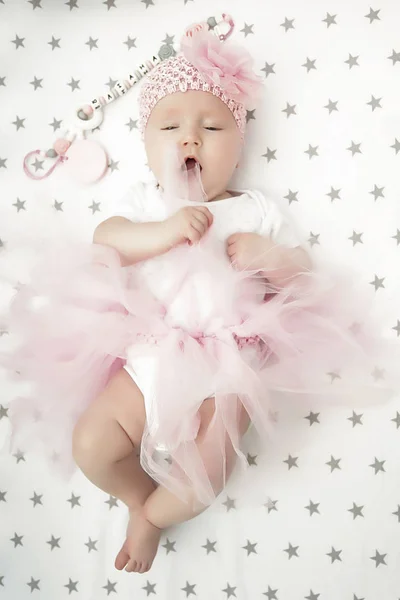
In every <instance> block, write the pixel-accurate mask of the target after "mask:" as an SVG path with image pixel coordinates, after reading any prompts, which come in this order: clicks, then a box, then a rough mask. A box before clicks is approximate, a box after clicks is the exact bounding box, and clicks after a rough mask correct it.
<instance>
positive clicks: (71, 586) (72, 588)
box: [64, 578, 78, 593]
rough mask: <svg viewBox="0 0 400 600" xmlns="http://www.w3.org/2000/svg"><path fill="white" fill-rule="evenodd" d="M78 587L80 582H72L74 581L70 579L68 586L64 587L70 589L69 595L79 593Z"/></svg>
mask: <svg viewBox="0 0 400 600" xmlns="http://www.w3.org/2000/svg"><path fill="white" fill-rule="evenodd" d="M77 585H78V581H72V579H71V578H70V579H69V581H68V583H67V584H66V585H64V587H66V588H68V591H69V593H71V592H77V591H78V590H77V587H76V586H77Z"/></svg>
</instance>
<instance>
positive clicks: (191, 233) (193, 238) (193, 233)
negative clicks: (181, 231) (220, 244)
mask: <svg viewBox="0 0 400 600" xmlns="http://www.w3.org/2000/svg"><path fill="white" fill-rule="evenodd" d="M187 239H188V240H189V242H190V243H191V244H197V242H199V241H200V239H201V234H200V233H199V232H198V231H197V229H196V228H195V227H193V226H192V225H191V226H190V227H189V230H188V233H187Z"/></svg>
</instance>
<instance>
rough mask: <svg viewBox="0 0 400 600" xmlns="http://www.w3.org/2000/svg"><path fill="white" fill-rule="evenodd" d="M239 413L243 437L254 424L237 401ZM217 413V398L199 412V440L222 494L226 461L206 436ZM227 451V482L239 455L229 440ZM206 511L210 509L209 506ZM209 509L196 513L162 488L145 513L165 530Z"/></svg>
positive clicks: (197, 440)
mask: <svg viewBox="0 0 400 600" xmlns="http://www.w3.org/2000/svg"><path fill="white" fill-rule="evenodd" d="M237 403H238V410H239V415H240V417H239V429H240V435H241V436H243V435H244V434H245V433H246V431H247V429H248V427H249V423H250V419H249V416H248V414H247V412H246V410H245V408H244V407H243V405H242V403H241V402H240V401H239V400H238V399H237ZM214 412H215V399H214V398H207V400H204V402H203V404H202V405H201V407H200V409H199V413H200V418H201V425H200V429H199V433H198V435H197V438H196V445H197V447H198V449H199V452H200V454H201V457H202V459H203V462H204V464H205V465H206V469H207V473H208V476H209V478H210V481H211V482H212V484H213V487H214V489H215V490H216V491H217V493H218V492H221V491H222V489H223V484H224V474H223V465H222V461H221V460H219V454H220V449H219V447H218V443H216V444H215V445H214V447H212V446H210V443H207V444H206V443H205V440H204V434H205V432H206V431H207V428H208V426H209V424H210V422H211V419H212V417H213V415H214ZM225 452H226V465H225V466H226V474H225V477H226V480H228V479H229V477H230V475H231V473H232V471H233V468H234V466H235V463H236V452H235V450H234V448H233V446H232V443H231V441H230V439H228V437H227V438H226V440H225ZM205 508H206V507H205ZM205 508H202V509H198V510H196V511H195V510H193V509H192V508H191V507H190V505H189V504H187V503H185V502H184V501H183V500H180V499H179V498H177V497H176V496H175V495H174V494H172V493H171V492H170V491H169V490H167V489H166V488H164V487H162V486H160V487H158V488H157V489H156V490H155V491H154V492H153V493H152V494H151V496H149V498H148V499H147V501H146V503H145V505H144V508H143V511H144V515H145V517H146V519H148V521H149V522H150V523H152V524H153V525H155V526H156V527H159V528H161V529H165V528H167V527H171V526H172V525H177V524H178V523H182V522H183V521H188V520H189V519H192V518H193V517H196V516H197V515H198V514H200V513H201V512H203V511H204V510H205Z"/></svg>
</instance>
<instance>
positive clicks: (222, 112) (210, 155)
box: [144, 90, 242, 200]
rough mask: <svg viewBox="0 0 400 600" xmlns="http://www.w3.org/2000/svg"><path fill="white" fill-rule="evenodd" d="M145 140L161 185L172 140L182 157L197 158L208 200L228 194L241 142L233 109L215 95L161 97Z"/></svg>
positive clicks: (183, 94) (193, 92)
mask: <svg viewBox="0 0 400 600" xmlns="http://www.w3.org/2000/svg"><path fill="white" fill-rule="evenodd" d="M144 143H145V149H146V154H147V160H148V165H149V167H150V169H151V170H152V172H153V173H154V175H155V177H156V179H157V181H158V183H159V184H160V186H161V187H162V188H163V187H164V186H163V173H164V168H163V160H164V157H165V153H166V152H167V151H168V148H170V147H171V143H172V144H176V145H177V148H178V153H179V158H180V159H181V160H183V158H184V157H185V156H187V155H188V154H189V155H193V156H195V157H196V158H197V160H198V162H199V163H200V165H201V167H202V171H201V180H202V184H203V187H204V191H205V192H206V194H207V200H215V199H220V198H221V197H227V196H228V194H226V190H227V187H228V184H229V180H230V179H231V177H232V175H233V173H234V171H235V168H236V165H237V164H238V160H239V157H240V153H241V149H242V141H241V136H240V131H239V129H238V127H237V125H236V121H235V119H234V117H233V115H232V113H231V111H230V110H229V108H228V107H227V106H226V105H225V104H224V103H223V102H222V100H220V99H219V98H217V97H216V96H213V94H210V93H209V92H203V91H197V90H188V91H187V92H184V93H183V92H176V93H174V94H169V95H167V96H165V97H164V98H162V99H161V100H160V101H159V102H158V103H157V104H156V106H155V107H154V109H153V111H152V113H151V115H150V118H149V120H148V123H147V127H146V130H145V137H144Z"/></svg>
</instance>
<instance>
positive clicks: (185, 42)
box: [181, 31, 263, 108]
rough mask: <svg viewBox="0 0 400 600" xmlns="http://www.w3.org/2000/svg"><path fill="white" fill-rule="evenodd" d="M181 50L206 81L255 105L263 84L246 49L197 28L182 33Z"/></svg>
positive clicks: (241, 100) (246, 104) (237, 98)
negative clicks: (195, 30)
mask: <svg viewBox="0 0 400 600" xmlns="http://www.w3.org/2000/svg"><path fill="white" fill-rule="evenodd" d="M181 51H182V53H183V55H184V57H185V58H186V60H188V61H189V62H190V63H191V64H192V65H193V66H194V67H196V68H197V69H198V70H199V71H200V73H201V74H202V75H203V76H204V78H205V79H206V80H208V83H210V84H212V85H218V86H219V87H220V88H221V89H223V90H224V92H225V93H226V94H227V95H228V96H229V97H231V98H232V99H234V100H236V102H240V103H241V104H244V105H245V106H246V108H249V107H250V106H252V105H254V102H255V101H256V100H257V98H258V97H259V94H260V93H261V89H262V87H263V83H262V80H261V78H260V77H258V76H257V75H256V74H255V73H254V71H253V62H254V61H253V58H252V57H251V55H250V54H249V53H248V52H247V50H246V49H245V48H243V47H242V46H239V45H237V44H233V43H232V42H230V41H226V42H221V41H220V40H219V39H218V38H217V37H216V36H215V35H214V34H213V33H211V32H207V31H198V32H196V33H195V34H194V35H193V37H187V36H186V35H185V36H183V38H182V40H181Z"/></svg>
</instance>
